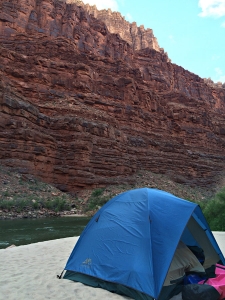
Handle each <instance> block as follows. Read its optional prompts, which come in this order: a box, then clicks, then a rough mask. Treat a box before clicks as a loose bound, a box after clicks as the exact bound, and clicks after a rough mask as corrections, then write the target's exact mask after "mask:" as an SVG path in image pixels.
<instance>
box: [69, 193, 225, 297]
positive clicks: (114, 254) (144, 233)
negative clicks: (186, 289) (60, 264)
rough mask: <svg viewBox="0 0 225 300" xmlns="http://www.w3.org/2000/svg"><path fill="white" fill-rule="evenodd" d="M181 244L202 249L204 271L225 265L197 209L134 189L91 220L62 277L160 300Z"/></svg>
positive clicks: (165, 196) (172, 197) (169, 197)
mask: <svg viewBox="0 0 225 300" xmlns="http://www.w3.org/2000/svg"><path fill="white" fill-rule="evenodd" d="M180 241H182V242H183V243H185V244H186V245H188V246H198V247H201V248H202V249H203V250H204V254H205V261H204V265H203V267H204V268H205V269H207V268H209V267H210V266H212V265H213V264H216V263H217V262H218V261H220V262H221V263H222V264H224V265H225V259H224V256H223V254H222V253H221V251H220V249H219V246H218V244H217V242H216V240H215V238H214V236H213V234H212V232H211V230H210V228H209V225H208V224H207V221H206V219H205V217H204V215H203V213H202V211H201V208H200V207H199V206H198V205H197V204H195V203H192V202H189V201H186V200H183V199H181V198H178V197H175V196H174V195H172V194H169V193H167V192H164V191H160V190H156V189H149V188H141V189H135V190H130V191H127V192H124V193H122V194H120V195H118V196H116V197H114V198H112V199H111V200H110V201H108V202H107V203H106V204H105V205H104V206H103V207H102V208H101V209H100V210H99V211H98V212H97V213H96V214H95V215H94V216H93V217H92V219H91V220H90V221H89V223H88V225H87V226H86V228H85V229H84V231H83V232H82V234H81V236H80V238H79V240H78V242H77V243H76V245H75V247H74V249H73V251H72V253H71V255H70V257H69V259H68V262H67V264H66V267H65V270H67V271H66V273H65V275H64V277H63V278H65V279H70V280H74V281H80V282H82V283H84V284H87V285H90V286H94V287H101V288H104V289H107V290H109V291H111V292H115V293H118V294H122V295H127V296H129V297H131V298H134V299H148V300H151V299H161V298H160V293H161V291H162V288H163V286H164V282H165V280H166V277H167V273H168V270H169V268H170V266H171V263H172V261H173V257H174V254H175V251H176V249H177V246H178V244H179V242H180Z"/></svg>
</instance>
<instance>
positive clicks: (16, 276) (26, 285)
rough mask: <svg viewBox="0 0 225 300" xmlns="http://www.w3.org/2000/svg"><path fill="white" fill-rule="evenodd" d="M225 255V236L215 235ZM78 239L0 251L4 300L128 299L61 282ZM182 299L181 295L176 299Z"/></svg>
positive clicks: (2, 297) (0, 284)
mask: <svg viewBox="0 0 225 300" xmlns="http://www.w3.org/2000/svg"><path fill="white" fill-rule="evenodd" d="M214 236H215V238H216V240H217V242H218V244H219V246H220V248H221V250H222V252H223V253H224V254H225V233H224V232H214ZM77 239H78V237H71V238H65V239H58V240H52V241H47V242H42V243H35V244H30V245H26V246H19V247H12V248H8V249H2V250H0V299H1V300H3V299H4V300H5V299H7V300H14V299H15V300H28V299H29V300H30V299H31V300H44V299H55V300H72V299H73V300H89V299H91V300H97V299H98V300H99V299H101V300H105V299H115V300H116V299H118V300H119V299H129V298H127V297H123V296H119V295H116V294H113V293H110V292H107V291H105V290H103V289H97V288H91V287H88V286H84V285H83V284H81V283H75V282H72V281H70V280H65V279H58V278H57V274H60V273H61V272H62V270H63V269H64V267H65V264H66V262H67V259H68V257H69V255H70V253H71V251H72V249H73V247H74V245H75V243H76V241H77ZM175 299H176V300H178V299H181V298H180V297H179V296H177V297H174V298H173V300H175Z"/></svg>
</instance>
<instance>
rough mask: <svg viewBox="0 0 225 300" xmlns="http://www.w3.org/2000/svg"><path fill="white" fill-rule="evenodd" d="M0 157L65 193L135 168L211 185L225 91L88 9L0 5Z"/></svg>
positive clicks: (222, 142) (115, 179)
mask: <svg viewBox="0 0 225 300" xmlns="http://www.w3.org/2000/svg"><path fill="white" fill-rule="evenodd" d="M0 7H1V10H0V11H1V14H0V35H1V38H0V53H1V54H0V79H1V80H0V107H1V109H0V162H1V163H2V164H5V165H8V166H12V167H16V168H17V169H19V170H20V172H24V173H31V174H33V175H35V176H38V177H39V178H41V179H42V180H45V181H46V182H50V183H53V184H55V185H56V186H57V187H59V188H60V189H61V190H64V191H76V190H79V189H81V188H84V187H97V186H103V185H107V184H116V183H122V182H132V180H133V178H132V175H133V174H135V173H137V172H138V170H150V171H152V172H156V173H161V174H167V175H168V176H170V177H171V178H173V179H175V180H177V181H179V182H183V183H185V184H190V185H201V186H205V187H207V186H210V185H212V184H214V183H215V182H218V180H220V179H221V178H223V177H222V176H223V174H224V173H223V172H224V169H225V168H224V167H225V156H224V147H225V90H224V89H220V88H213V87H210V86H208V85H207V84H205V82H204V80H203V79H201V78H200V77H198V76H197V75H195V74H192V73H190V72H188V71H186V70H184V69H183V68H181V67H179V66H177V65H174V64H171V63H170V62H168V58H167V55H166V54H164V53H162V52H159V51H156V50H154V49H150V48H146V49H142V50H139V51H134V50H133V49H132V47H131V46H130V45H129V44H128V43H127V42H126V41H124V40H123V39H122V38H121V37H120V36H119V35H117V34H111V33H110V32H109V30H108V28H107V27H106V25H105V24H104V23H103V22H102V21H100V20H98V19H96V18H94V16H93V15H89V14H88V13H87V11H86V10H85V9H84V8H83V7H82V6H77V5H76V4H66V3H63V2H59V1H35V0H29V1H19V2H17V1H15V2H6V1H1V2H0Z"/></svg>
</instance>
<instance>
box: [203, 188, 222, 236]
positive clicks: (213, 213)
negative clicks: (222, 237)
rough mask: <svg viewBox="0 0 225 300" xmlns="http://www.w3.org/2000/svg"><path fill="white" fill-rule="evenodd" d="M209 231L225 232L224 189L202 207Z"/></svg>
mask: <svg viewBox="0 0 225 300" xmlns="http://www.w3.org/2000/svg"><path fill="white" fill-rule="evenodd" d="M203 213H204V215H205V217H206V219H207V222H208V223H209V226H210V228H211V230H215V231H225V188H223V189H222V190H221V191H220V192H219V193H217V194H216V196H215V197H214V198H213V199H211V200H209V201H208V202H207V203H206V205H205V206H203Z"/></svg>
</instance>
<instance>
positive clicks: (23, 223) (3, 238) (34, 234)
mask: <svg viewBox="0 0 225 300" xmlns="http://www.w3.org/2000/svg"><path fill="white" fill-rule="evenodd" d="M89 220H90V218H87V217H60V218H40V219H15V220H0V249H4V248H7V247H8V246H10V245H13V244H14V245H16V246H20V245H27V244H31V243H37V242H43V241H48V240H54V239H60V238H65V237H71V236H78V235H80V234H81V232H82V231H83V229H84V228H85V226H86V225H87V223H88V221H89Z"/></svg>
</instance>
